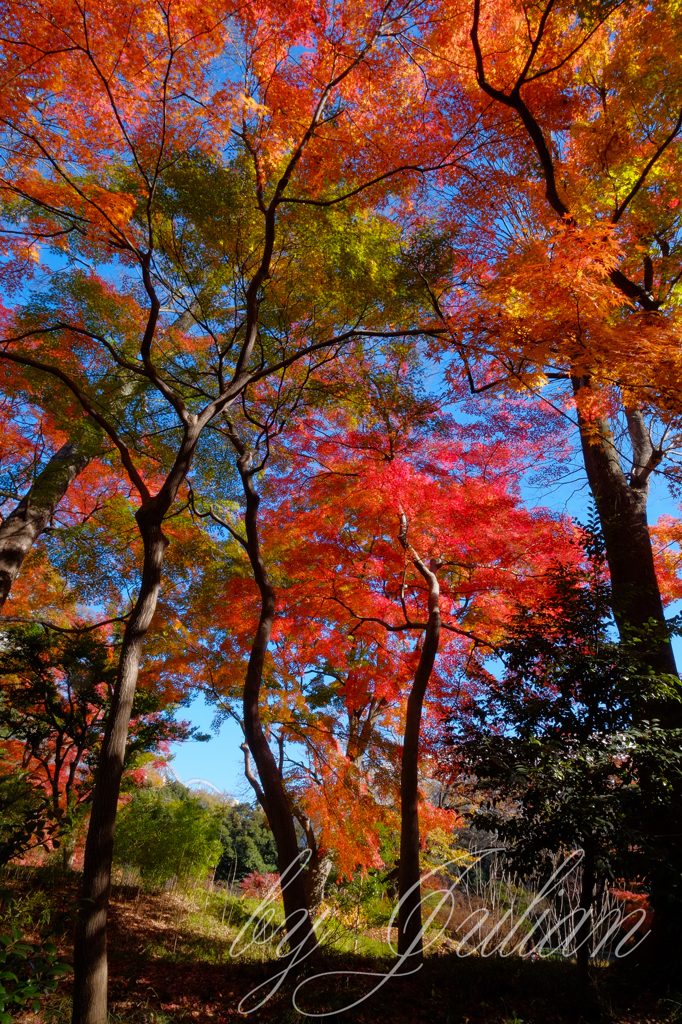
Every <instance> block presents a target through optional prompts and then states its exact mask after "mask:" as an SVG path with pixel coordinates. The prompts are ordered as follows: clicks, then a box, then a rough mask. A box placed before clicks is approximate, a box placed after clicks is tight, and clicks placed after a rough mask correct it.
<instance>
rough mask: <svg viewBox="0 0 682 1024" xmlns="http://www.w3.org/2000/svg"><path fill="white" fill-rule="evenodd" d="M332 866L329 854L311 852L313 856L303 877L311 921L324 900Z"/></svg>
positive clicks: (316, 851) (317, 851)
mask: <svg viewBox="0 0 682 1024" xmlns="http://www.w3.org/2000/svg"><path fill="white" fill-rule="evenodd" d="M333 866H334V862H333V860H332V859H331V857H330V856H329V854H328V853H322V852H320V850H319V849H317V850H314V851H313V855H312V857H311V858H310V860H309V861H308V870H307V871H306V875H305V893H306V899H307V901H308V911H309V913H310V916H311V918H312V919H313V920H314V919H315V915H316V914H317V912H318V910H319V909H320V904H321V903H322V900H323V899H324V890H325V887H326V885H327V879H328V878H329V875H330V873H331V870H332V867H333Z"/></svg>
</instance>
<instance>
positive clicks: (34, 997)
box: [0, 927, 71, 1024]
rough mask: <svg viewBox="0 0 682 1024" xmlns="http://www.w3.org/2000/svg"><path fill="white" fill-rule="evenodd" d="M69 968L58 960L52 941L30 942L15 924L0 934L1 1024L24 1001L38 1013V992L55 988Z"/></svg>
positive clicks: (5, 1021) (8, 1021) (6, 1023)
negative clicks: (35, 943)
mask: <svg viewBox="0 0 682 1024" xmlns="http://www.w3.org/2000/svg"><path fill="white" fill-rule="evenodd" d="M70 970H71V967H69V965H68V964H62V963H59V962H58V960H57V950H56V948H55V947H54V946H53V945H52V944H51V943H49V942H48V943H45V944H43V945H42V946H33V945H31V944H30V943H28V942H24V941H23V936H22V933H21V931H20V930H19V929H18V928H14V927H13V928H12V929H11V933H10V934H9V935H0V1024H12V1013H13V1012H16V1011H18V1010H20V1009H22V1008H23V1007H24V1006H26V1004H27V1003H30V1004H31V1006H32V1008H33V1011H34V1013H37V1012H38V1010H39V1008H40V996H41V995H44V994H45V993H46V992H54V991H55V989H56V988H57V985H58V984H59V980H60V978H63V977H64V975H65V974H67V973H68V972H69V971H70ZM8 1008H9V1011H8Z"/></svg>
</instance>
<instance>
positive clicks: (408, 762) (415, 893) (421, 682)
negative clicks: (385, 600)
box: [398, 517, 441, 958]
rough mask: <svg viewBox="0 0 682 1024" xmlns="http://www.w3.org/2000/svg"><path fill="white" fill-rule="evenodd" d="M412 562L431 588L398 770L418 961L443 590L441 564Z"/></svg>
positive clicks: (406, 914) (403, 864)
mask: <svg viewBox="0 0 682 1024" xmlns="http://www.w3.org/2000/svg"><path fill="white" fill-rule="evenodd" d="M403 536H404V538H405V539H404V546H407V544H406V542H407V523H406V520H405V518H404V517H403V522H402V527H401V540H402V538H403ZM413 554H414V556H415V557H414V563H415V565H416V567H417V569H418V570H419V572H420V573H421V574H422V576H423V577H424V579H425V580H426V581H427V583H428V585H429V618H428V622H427V626H426V631H425V633H424V643H423V645H422V649H421V654H420V656H419V664H418V665H417V671H416V672H415V676H414V683H413V684H412V689H411V690H410V695H409V697H408V698H407V710H406V715H405V735H404V737H403V754H402V763H401V771H400V861H399V866H398V895H399V898H400V903H399V910H398V954H399V955H400V954H402V953H406V952H407V950H408V949H410V947H411V946H412V952H411V955H412V956H415V957H418V958H420V957H421V956H422V953H423V942H422V939H421V935H420V932H421V927H422V916H421V887H420V884H419V880H420V877H421V874H420V870H419V849H420V845H421V844H420V838H419V731H420V729H421V717H422V707H423V705H424V696H425V694H426V688H427V686H428V685H429V680H430V678H431V673H432V671H433V666H434V663H435V661H436V655H437V653H438V644H439V641H440V627H441V615H440V588H439V586H438V579H437V577H436V569H437V568H438V565H437V563H435V562H434V561H432V562H431V569H427V568H426V566H425V565H424V563H423V562H422V561H421V559H420V558H419V557H418V556H417V555H416V553H414V552H413Z"/></svg>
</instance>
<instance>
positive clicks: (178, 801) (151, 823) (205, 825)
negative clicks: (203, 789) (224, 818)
mask: <svg viewBox="0 0 682 1024" xmlns="http://www.w3.org/2000/svg"><path fill="white" fill-rule="evenodd" d="M166 789H170V787H164V788H163V789H160V790H159V789H147V790H141V791H139V792H138V793H136V794H135V796H134V797H133V799H132V800H131V801H130V803H128V804H126V805H125V806H124V807H123V808H122V809H121V810H120V811H119V813H118V817H117V820H116V839H115V844H114V863H115V864H116V865H117V866H119V867H134V868H137V869H138V870H139V872H140V875H141V876H142V878H143V880H144V881H145V882H146V883H147V885H150V886H161V885H163V884H164V883H166V882H167V881H168V880H169V879H171V878H176V879H178V880H179V881H186V880H187V879H188V878H190V877H195V878H197V877H201V876H202V875H205V874H206V873H207V872H208V871H209V870H210V869H211V868H213V867H214V866H215V864H216V863H217V862H218V860H219V858H220V855H221V853H222V847H221V844H220V817H219V815H218V814H217V813H216V812H215V811H212V810H209V809H208V808H206V807H205V806H204V805H203V804H202V803H201V801H200V800H197V799H196V798H195V797H192V796H189V795H187V796H183V797H181V798H175V799H174V798H173V797H174V796H175V791H173V792H171V793H170V794H169V793H167V792H165V790H166ZM169 797H170V798H169Z"/></svg>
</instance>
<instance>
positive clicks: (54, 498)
mask: <svg viewBox="0 0 682 1024" xmlns="http://www.w3.org/2000/svg"><path fill="white" fill-rule="evenodd" d="M91 457H92V456H91V455H88V454H86V453H85V451H84V450H83V449H82V448H81V447H79V445H77V444H74V443H73V442H71V441H67V442H66V444H63V445H62V446H61V448H60V449H59V451H57V452H55V454H54V455H53V456H52V458H51V459H50V461H49V462H48V463H47V465H46V466H45V468H44V469H43V471H42V472H41V473H39V474H38V476H37V477H36V479H35V481H34V483H33V485H32V487H31V488H30V490H29V491H28V493H27V494H26V495H24V497H23V498H22V499H21V501H20V502H19V504H18V505H17V507H16V508H15V509H14V510H13V511H12V512H10V514H9V515H8V516H7V518H6V519H5V520H4V522H3V523H2V525H1V526H0V610H2V607H3V605H4V603H5V601H6V600H7V598H8V596H9V593H10V590H11V589H12V584H13V583H14V581H15V579H16V578H17V576H18V574H19V571H20V569H21V567H22V565H23V563H24V560H25V558H26V556H27V555H28V553H29V551H30V550H31V548H32V547H33V545H34V544H35V542H36V540H37V539H38V537H39V536H40V534H41V533H42V532H43V530H44V529H45V527H46V526H47V525H48V523H49V522H50V520H51V519H52V517H53V515H54V513H55V512H56V510H57V506H58V505H59V502H60V501H61V500H62V498H63V497H64V495H65V494H66V492H67V491H68V489H69V487H70V486H71V484H72V483H73V482H74V480H75V479H76V477H77V476H78V474H79V473H82V471H83V470H84V469H85V467H86V466H87V464H88V462H89V461H90V459H91Z"/></svg>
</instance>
